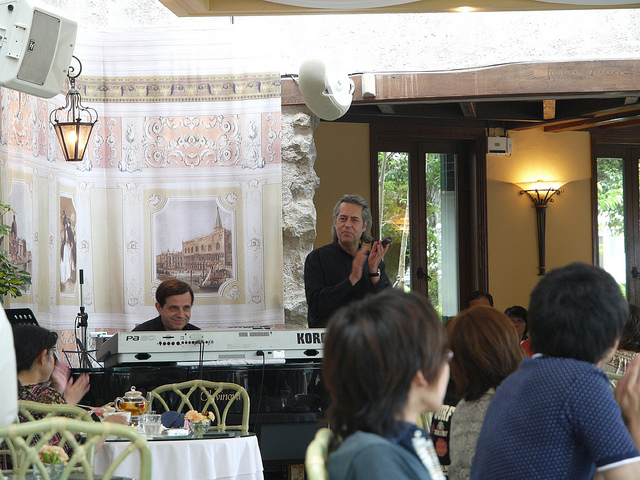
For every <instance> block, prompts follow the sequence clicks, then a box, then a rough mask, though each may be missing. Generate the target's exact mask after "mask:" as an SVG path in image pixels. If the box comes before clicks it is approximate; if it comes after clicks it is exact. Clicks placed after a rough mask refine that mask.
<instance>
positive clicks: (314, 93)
mask: <svg viewBox="0 0 640 480" xmlns="http://www.w3.org/2000/svg"><path fill="white" fill-rule="evenodd" d="M298 83H299V85H300V91H301V92H302V98H304V103H305V104H306V105H307V107H309V110H311V111H312V112H313V113H315V114H316V115H317V116H318V117H320V118H321V119H323V120H335V119H337V118H340V117H341V116H343V115H344V114H345V113H347V110H349V106H350V105H351V100H352V99H353V92H354V90H355V85H354V84H353V80H351V79H350V78H349V76H348V75H347V73H346V72H343V71H341V70H340V68H339V66H338V65H337V64H327V63H325V62H324V61H322V60H319V59H313V60H306V61H305V62H303V63H302V65H300V72H299V75H298Z"/></svg>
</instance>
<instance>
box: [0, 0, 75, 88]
mask: <svg viewBox="0 0 640 480" xmlns="http://www.w3.org/2000/svg"><path fill="white" fill-rule="evenodd" d="M77 31H78V25H77V23H76V22H74V21H73V20H70V19H68V18H65V17H63V16H62V15H60V14H59V13H57V12H56V11H55V9H53V8H52V7H50V6H45V5H39V4H36V3H34V2H32V1H31V0H0V85H1V86H4V87H7V88H11V89H13V90H18V91H20V92H25V93H29V94H31V95H36V96H38V97H44V98H51V97H54V96H55V95H57V94H59V93H60V91H61V90H62V87H63V86H64V81H65V79H66V78H67V71H68V68H69V64H70V62H71V56H72V55H73V49H74V47H75V43H76V34H77Z"/></svg>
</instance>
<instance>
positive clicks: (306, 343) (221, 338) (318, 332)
mask: <svg viewBox="0 0 640 480" xmlns="http://www.w3.org/2000/svg"><path fill="white" fill-rule="evenodd" d="M324 335H325V333H324V328H309V329H304V330H271V329H259V328H258V329H216V330H182V331H166V332H124V333H116V334H115V335H113V337H111V338H110V339H108V340H107V341H106V342H104V344H103V345H102V346H101V347H100V349H99V350H98V354H97V360H98V361H99V362H103V363H104V366H105V367H111V366H114V365H122V364H141V363H159V362H162V363H164V362H209V361H224V360H254V361H262V360H278V359H280V360H306V359H313V358H316V359H321V358H322V346H323V343H324Z"/></svg>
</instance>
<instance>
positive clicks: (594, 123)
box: [544, 114, 640, 133]
mask: <svg viewBox="0 0 640 480" xmlns="http://www.w3.org/2000/svg"><path fill="white" fill-rule="evenodd" d="M637 119H640V114H638V115H624V116H620V115H601V116H597V117H594V118H586V119H582V120H572V121H568V122H562V123H558V124H557V125H545V127H544V131H545V132H555V133H558V132H569V131H573V130H586V129H588V128H595V127H607V126H611V125H614V124H620V123H622V122H629V121H633V120H637Z"/></svg>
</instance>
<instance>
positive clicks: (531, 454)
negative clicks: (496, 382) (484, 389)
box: [471, 357, 640, 480]
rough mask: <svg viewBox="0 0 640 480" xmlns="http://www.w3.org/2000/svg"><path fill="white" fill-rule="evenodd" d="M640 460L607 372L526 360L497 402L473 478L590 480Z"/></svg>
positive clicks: (567, 362)
mask: <svg viewBox="0 0 640 480" xmlns="http://www.w3.org/2000/svg"><path fill="white" fill-rule="evenodd" d="M636 457H638V458H637V459H638V460H640V453H639V452H638V449H637V448H636V446H635V444H634V442H633V439H632V438H631V435H630V433H629V431H628V430H627V428H626V426H625V425H624V422H623V420H622V414H621V411H620V407H619V406H618V404H617V403H616V401H615V399H614V397H613V392H612V390H611V388H610V387H609V382H608V379H607V376H606V374H605V373H604V372H602V371H601V370H600V369H599V368H598V367H596V366H595V365H593V364H591V363H587V362H582V361H579V360H574V359H570V358H553V357H537V358H525V360H524V361H523V362H522V364H521V366H520V368H519V369H518V370H517V371H516V372H514V373H513V374H511V375H510V376H509V377H507V378H506V379H505V380H504V381H503V382H502V384H501V385H500V386H499V387H498V388H497V390H496V394H495V396H494V398H493V401H492V402H491V404H490V405H489V408H488V410H487V414H486V416H485V420H484V423H483V426H482V430H481V431H480V436H479V438H478V445H477V449H476V456H475V458H474V461H473V464H472V467H471V480H481V479H482V480H485V479H491V480H501V479H504V480H520V479H522V480H536V479H540V480H550V479H576V480H582V479H584V480H590V479H591V478H592V477H593V474H594V470H595V469H596V468H598V469H600V468H602V467H607V466H609V467H611V466H614V464H616V463H617V462H621V461H623V460H627V459H633V458H636ZM605 469H606V468H605Z"/></svg>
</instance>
